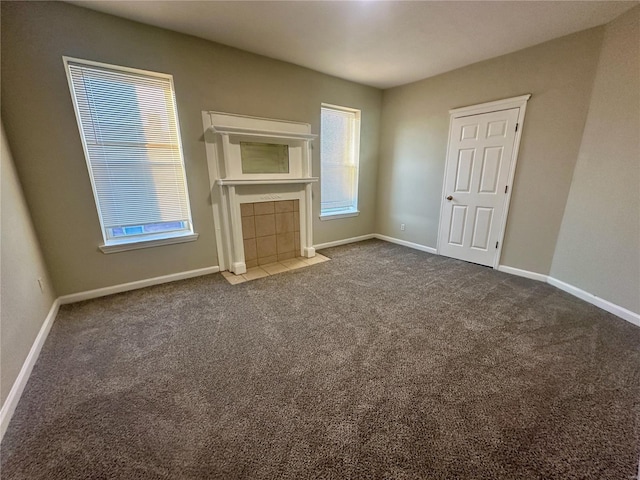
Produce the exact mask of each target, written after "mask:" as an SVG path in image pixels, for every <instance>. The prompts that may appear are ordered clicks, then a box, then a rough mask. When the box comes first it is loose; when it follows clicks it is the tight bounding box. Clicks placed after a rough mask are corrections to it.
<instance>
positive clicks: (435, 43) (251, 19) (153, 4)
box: [70, 0, 639, 88]
mask: <svg viewBox="0 0 640 480" xmlns="http://www.w3.org/2000/svg"><path fill="white" fill-rule="evenodd" d="M70 3H74V4H76V5H80V6H83V7H87V8H91V9H93V10H99V11H102V12H106V13H110V14H113V15H117V16H120V17H125V18H129V19H132V20H137V21H139V22H143V23H148V24H150V25H156V26H159V27H163V28H167V29H170V30H175V31H177V32H182V33H187V34H191V35H195V36H198V37H201V38H205V39H208V40H213V41H215V42H219V43H223V44H225V45H230V46H233V47H237V48H240V49H243V50H247V51H250V52H254V53H258V54H261V55H265V56H267V57H271V58H276V59H279V60H285V61H287V62H291V63H295V64H297V65H302V66H304V67H308V68H312V69H314V70H317V71H320V72H324V73H327V74H330V75H335V76H337V77H341V78H345V79H348V80H352V81H355V82H358V83H363V84H366V85H372V86H375V87H379V88H387V87H392V86H396V85H401V84H405V83H409V82H413V81H416V80H420V79H422V78H426V77H430V76H433V75H437V74H439V73H443V72H447V71H450V70H453V69H455V68H459V67H462V66H465V65H469V64H471V63H475V62H478V61H481V60H485V59H488V58H492V57H496V56H498V55H503V54H506V53H509V52H514V51H516V50H520V49H522V48H525V47H529V46H532V45H536V44H538V43H541V42H544V41H546V40H550V39H552V38H557V37H560V36H563V35H567V34H569V33H573V32H577V31H579V30H584V29H586V28H590V27H594V26H597V25H601V24H603V23H607V22H609V21H610V20H613V19H614V18H615V17H617V16H618V15H620V14H621V13H623V12H624V11H626V10H628V9H630V8H632V7H633V6H635V5H638V4H639V2H638V1H624V2H619V1H529V2H519V1H502V2H493V1H469V2H457V1H434V2H427V1H405V2H399V1H293V2H289V1H126V0H125V1H103V0H99V1H72V2H70Z"/></svg>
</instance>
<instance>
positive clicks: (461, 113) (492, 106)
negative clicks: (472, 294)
mask: <svg viewBox="0 0 640 480" xmlns="http://www.w3.org/2000/svg"><path fill="white" fill-rule="evenodd" d="M530 98H531V94H530V93H528V94H526V95H520V96H519V97H512V98H505V99H504V100H496V101H495V102H487V103H480V104H478V105H470V106H468V107H460V108H454V109H452V110H449V114H450V118H449V135H448V137H447V156H446V158H445V168H444V179H443V182H442V192H443V193H442V195H444V188H445V186H446V184H447V167H446V165H447V162H448V161H449V149H450V147H451V135H452V134H453V130H452V128H451V126H452V125H453V120H454V119H456V118H461V117H469V116H471V115H480V114H483V113H491V112H497V111H500V110H509V109H512V108H519V109H520V110H519V113H518V120H517V123H518V129H517V131H516V137H515V140H514V145H513V158H512V161H511V167H510V169H509V181H508V184H507V186H508V187H509V189H508V190H507V194H506V195H505V198H504V214H503V215H502V220H501V222H500V230H499V232H498V251H497V252H496V257H495V260H494V262H493V268H494V269H497V268H498V265H499V264H500V257H501V255H502V246H503V245H504V232H505V228H506V226H507V217H508V215H509V204H510V202H511V193H512V192H513V179H514V177H515V173H516V163H517V162H518V150H519V149H520V138H521V137H522V130H523V128H522V127H523V125H524V114H525V110H526V109H527V101H528V100H529V99H530ZM443 198H444V197H442V196H441V200H440V220H439V222H438V244H437V252H438V255H440V237H441V233H442V217H443V212H444V200H443Z"/></svg>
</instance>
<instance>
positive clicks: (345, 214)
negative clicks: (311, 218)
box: [320, 210, 360, 222]
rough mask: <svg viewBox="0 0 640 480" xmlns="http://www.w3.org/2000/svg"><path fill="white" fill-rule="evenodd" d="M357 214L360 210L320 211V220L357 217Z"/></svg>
mask: <svg viewBox="0 0 640 480" xmlns="http://www.w3.org/2000/svg"><path fill="white" fill-rule="evenodd" d="M358 215H360V210H351V211H348V212H343V213H324V214H322V213H321V214H320V220H322V221H323V222H324V221H327V220H337V219H339V218H348V217H357V216H358Z"/></svg>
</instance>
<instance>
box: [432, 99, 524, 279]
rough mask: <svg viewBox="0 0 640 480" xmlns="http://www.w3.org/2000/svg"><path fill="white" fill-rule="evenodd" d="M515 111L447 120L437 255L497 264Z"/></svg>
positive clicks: (511, 157)
mask: <svg viewBox="0 0 640 480" xmlns="http://www.w3.org/2000/svg"><path fill="white" fill-rule="evenodd" d="M518 115H519V109H518V108H512V109H509V110H501V111H497V112H491V113H483V114H478V115H470V116H465V117H459V118H452V120H451V134H450V138H449V149H448V157H447V164H446V173H445V184H444V197H445V198H444V199H443V202H444V204H443V208H442V216H441V219H440V222H441V225H440V238H439V249H440V254H441V255H446V256H448V257H454V258H459V259H461V260H466V261H468V262H473V263H479V264H481V265H488V266H495V264H496V259H497V255H498V252H499V250H498V247H499V242H500V241H501V238H500V237H501V234H502V225H503V215H506V205H507V202H506V198H507V193H508V189H509V188H510V185H509V180H510V170H511V165H512V163H513V161H514V144H515V139H516V130H517V128H518V127H517V122H518Z"/></svg>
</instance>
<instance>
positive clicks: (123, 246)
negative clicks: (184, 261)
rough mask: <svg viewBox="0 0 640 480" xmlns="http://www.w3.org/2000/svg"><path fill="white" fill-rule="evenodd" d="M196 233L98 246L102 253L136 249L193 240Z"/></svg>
mask: <svg viewBox="0 0 640 480" xmlns="http://www.w3.org/2000/svg"><path fill="white" fill-rule="evenodd" d="M199 236H200V234H198V233H186V234H181V235H175V236H170V237H160V238H148V239H144V240H133V241H125V242H121V243H109V244H104V245H100V246H99V247H98V248H100V250H102V253H118V252H126V251H128V250H138V249H140V248H151V247H159V246H161V245H172V244H174V243H185V242H194V241H196V240H197V239H198V237H199Z"/></svg>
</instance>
